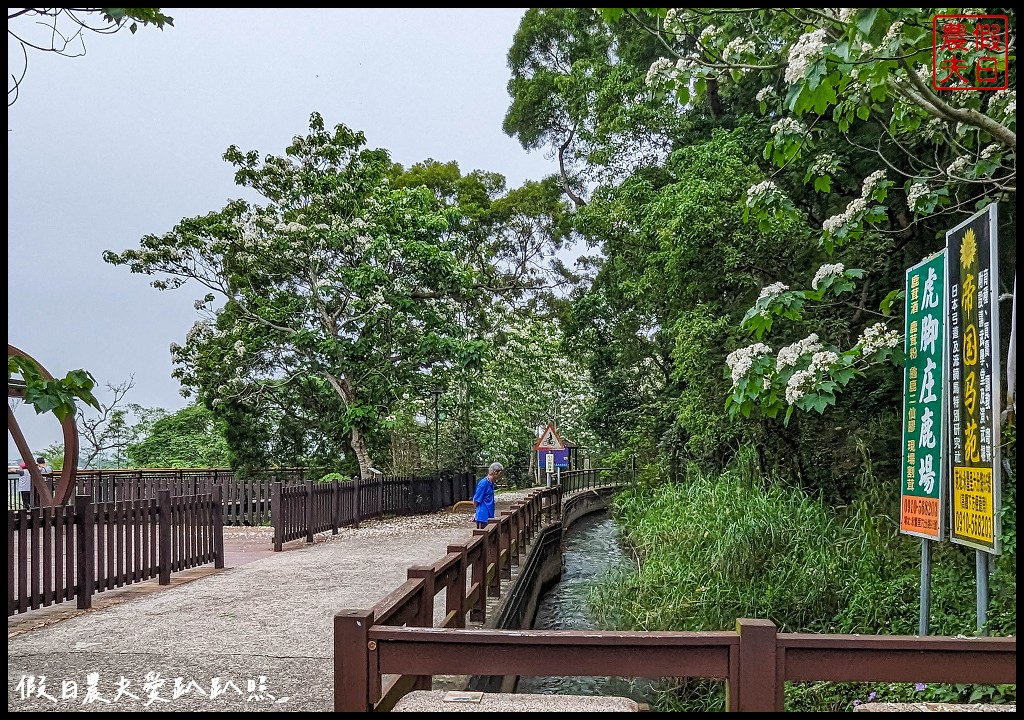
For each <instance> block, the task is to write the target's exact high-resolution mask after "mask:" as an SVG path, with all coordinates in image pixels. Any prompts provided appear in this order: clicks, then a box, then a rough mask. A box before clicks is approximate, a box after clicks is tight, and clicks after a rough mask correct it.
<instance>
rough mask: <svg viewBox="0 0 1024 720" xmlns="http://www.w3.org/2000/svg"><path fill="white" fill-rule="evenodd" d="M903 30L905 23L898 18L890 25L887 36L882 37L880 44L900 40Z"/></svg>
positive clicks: (880, 45)
mask: <svg viewBox="0 0 1024 720" xmlns="http://www.w3.org/2000/svg"><path fill="white" fill-rule="evenodd" d="M901 32H903V23H902V22H900V21H899V20H897V21H896V22H894V23H893V24H892V25H890V26H889V29H888V30H887V31H886V33H885V37H884V38H882V42H881V43H880V44H879V47H882V46H884V45H888V44H889V43H891V42H894V41H895V40H898V39H899V37H900V33H901Z"/></svg>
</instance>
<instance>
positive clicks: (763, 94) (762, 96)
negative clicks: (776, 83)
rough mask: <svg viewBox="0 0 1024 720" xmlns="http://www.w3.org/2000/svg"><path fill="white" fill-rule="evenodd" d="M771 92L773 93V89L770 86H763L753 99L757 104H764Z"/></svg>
mask: <svg viewBox="0 0 1024 720" xmlns="http://www.w3.org/2000/svg"><path fill="white" fill-rule="evenodd" d="M773 92H775V89H774V88H773V87H772V86H771V85H765V86H764V87H763V88H761V89H760V90H758V91H757V95H755V96H754V97H755V99H756V100H757V101H758V102H764V101H765V100H766V99H767V98H768V96H769V95H771V94H772V93H773Z"/></svg>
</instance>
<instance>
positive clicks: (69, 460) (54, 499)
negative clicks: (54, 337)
mask: <svg viewBox="0 0 1024 720" xmlns="http://www.w3.org/2000/svg"><path fill="white" fill-rule="evenodd" d="M14 355H16V356H18V357H23V358H27V359H29V360H31V361H32V362H34V363H35V364H36V367H38V368H39V374H40V375H42V376H43V377H44V378H45V379H47V380H53V375H51V374H50V373H49V372H47V370H46V368H44V367H43V366H42V365H41V364H40V363H39V361H38V360H36V359H35V358H34V357H32V356H31V355H29V354H28V353H26V352H24V351H22V350H20V349H18V348H16V347H14V346H13V345H11V344H10V343H8V344H7V357H11V356H14ZM7 397H8V398H12V397H18V398H24V397H25V386H24V383H17V382H15V381H12V380H10V378H8V380H7ZM60 424H61V427H62V428H63V430H64V466H63V467H62V469H61V471H60V479H59V480H58V481H57V487H56V488H54V491H53V493H52V494H51V493H50V488H49V487H47V485H46V483H45V482H43V475H42V473H40V472H39V467H38V466H37V465H36V459H35V456H33V455H32V449H31V448H29V446H28V442H27V441H26V440H25V435H24V433H22V432H21V427H20V426H19V425H18V421H17V420H16V419H15V418H14V410H12V409H11V405H10V403H8V404H7V431H8V432H9V433H10V434H11V437H13V438H14V444H15V445H17V446H18V452H20V453H21V459H22V460H24V461H25V467H26V468H27V469H28V471H29V474H30V475H31V476H32V486H33V487H34V488H35V489H36V495H37V497H38V498H39V504H40V505H43V506H47V507H53V506H56V505H64V504H65V503H67V502H68V501H69V500H70V499H71V498H72V497H74V494H75V477H76V474H77V472H78V426H77V425H76V424H75V416H74V413H72V414H71V415H68V416H67V417H66V418H64V419H63V420H62V421H61V423H60Z"/></svg>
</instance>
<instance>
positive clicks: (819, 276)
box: [811, 263, 846, 290]
mask: <svg viewBox="0 0 1024 720" xmlns="http://www.w3.org/2000/svg"><path fill="white" fill-rule="evenodd" d="M845 269H846V268H845V267H843V264H842V263H835V264H833V265H828V264H826V265H822V266H821V267H820V268H818V272H816V273H814V279H813V280H811V287H812V288H814V289H815V290H817V289H818V283H820V282H821V281H822V280H824V279H825V278H827V277H831V276H833V275H842V274H843V270H845Z"/></svg>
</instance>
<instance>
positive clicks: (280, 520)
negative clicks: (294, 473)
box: [270, 480, 284, 552]
mask: <svg viewBox="0 0 1024 720" xmlns="http://www.w3.org/2000/svg"><path fill="white" fill-rule="evenodd" d="M270 521H271V524H272V525H273V526H274V552H281V547H282V545H284V508H283V507H282V505H281V481H280V480H275V481H274V484H273V485H271V486H270Z"/></svg>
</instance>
